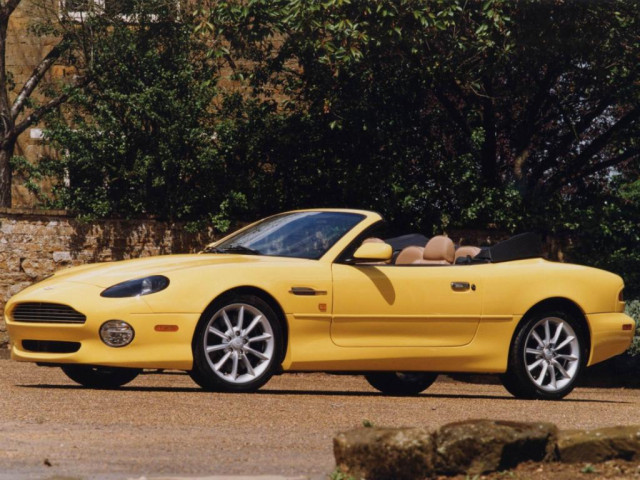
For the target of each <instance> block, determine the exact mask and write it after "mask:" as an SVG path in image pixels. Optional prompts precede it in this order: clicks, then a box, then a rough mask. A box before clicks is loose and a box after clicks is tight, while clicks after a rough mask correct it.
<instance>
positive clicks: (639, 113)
mask: <svg viewBox="0 0 640 480" xmlns="http://www.w3.org/2000/svg"><path fill="white" fill-rule="evenodd" d="M638 118H640V106H637V107H635V108H634V109H632V110H631V111H629V112H627V114H626V115H624V116H623V117H622V118H620V119H619V120H618V121H617V122H616V123H615V124H614V125H613V126H612V127H611V128H609V130H607V131H606V132H604V133H603V134H602V135H600V136H599V137H597V138H596V139H595V140H593V141H592V142H591V143H590V144H589V145H587V147H586V148H585V149H584V150H583V151H582V152H580V154H578V155H576V156H575V157H574V158H573V159H571V160H569V161H568V162H567V164H566V166H565V168H563V169H562V170H561V171H560V172H558V174H557V175H556V176H555V179H552V180H551V181H549V182H547V185H549V188H548V189H547V191H548V192H554V191H556V190H558V189H559V188H561V187H562V186H564V185H566V184H567V182H569V181H570V180H571V179H572V178H581V177H585V176H586V173H585V174H582V175H579V174H578V173H571V172H579V171H580V170H581V166H582V165H587V164H588V161H589V159H590V158H592V157H593V156H594V155H597V154H598V153H599V152H600V151H601V150H602V149H603V148H604V147H606V146H607V144H608V142H609V140H610V139H611V137H612V136H613V135H614V134H616V133H618V132H619V131H620V130H622V129H623V128H626V127H628V126H630V125H632V124H633V123H634V122H635V121H636V120H637V119H638ZM634 150H635V149H632V150H631V151H634ZM625 153H626V152H625ZM622 155H624V154H621V155H619V156H618V157H614V159H609V160H604V161H602V162H599V163H596V164H595V165H592V167H591V168H590V169H587V170H585V172H587V171H590V170H593V173H595V172H598V171H600V170H602V169H603V168H607V167H608V166H613V165H615V164H616V163H619V162H621V161H623V160H625V159H624V158H623V160H615V159H618V158H619V157H620V156H622Z"/></svg>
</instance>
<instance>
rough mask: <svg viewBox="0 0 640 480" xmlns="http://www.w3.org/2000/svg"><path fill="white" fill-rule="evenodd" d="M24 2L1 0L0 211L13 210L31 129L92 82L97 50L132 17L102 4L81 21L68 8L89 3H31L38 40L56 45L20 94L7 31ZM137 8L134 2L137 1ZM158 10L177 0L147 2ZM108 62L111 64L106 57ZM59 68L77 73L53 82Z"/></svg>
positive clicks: (92, 5) (48, 0) (90, 8)
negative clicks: (15, 163) (15, 178)
mask: <svg viewBox="0 0 640 480" xmlns="http://www.w3.org/2000/svg"><path fill="white" fill-rule="evenodd" d="M21 3H23V2H22V0H2V1H0V118H2V125H0V206H2V207H10V206H11V180H12V162H11V160H12V157H13V153H14V149H15V145H16V141H17V139H18V137H19V136H20V134H22V133H23V132H24V131H25V130H27V129H28V128H29V127H32V126H34V125H36V124H38V123H39V122H40V121H41V120H42V119H43V117H44V116H45V115H46V114H47V113H49V112H51V111H54V110H55V109H56V108H58V107H59V106H60V105H61V104H63V103H64V102H66V101H67V100H68V98H69V95H70V94H71V93H72V92H74V91H77V90H78V89H79V88H81V87H83V86H84V85H87V84H89V83H90V82H91V81H92V78H93V77H92V76H93V71H92V65H93V62H94V60H95V58H94V56H93V53H94V51H95V47H96V45H98V44H101V43H103V42H109V41H110V40H109V39H110V38H112V35H113V34H116V33H117V32H118V31H120V30H122V29H127V28H129V25H128V21H127V18H125V17H123V16H122V15H121V12H120V11H119V10H118V9H113V8H111V7H110V6H111V4H112V3H113V2H107V3H106V8H102V7H101V5H102V4H101V3H99V2H92V1H89V2H86V5H85V6H84V8H86V9H87V10H86V11H85V12H84V13H83V14H82V15H81V16H70V15H69V12H68V10H69V8H71V6H73V5H76V3H79V4H80V5H83V4H84V3H85V2H74V1H71V0H70V1H68V2H67V3H68V4H69V5H70V6H69V7H68V8H67V7H65V5H67V3H65V2H62V1H59V0H27V1H25V2H24V3H27V4H28V6H29V7H30V8H31V9H32V11H33V12H34V19H33V22H32V24H31V25H30V27H29V32H23V33H24V34H29V35H33V36H47V37H49V38H55V39H56V41H55V43H54V45H53V47H52V48H51V49H50V50H49V52H48V53H47V54H46V55H45V56H44V57H43V58H42V59H41V60H40V62H39V63H38V64H37V65H36V66H35V67H34V68H33V71H32V72H31V74H30V75H29V76H28V77H27V79H26V80H25V81H24V83H23V84H22V86H20V88H18V89H15V87H16V86H15V85H14V84H13V83H14V82H13V78H14V77H13V75H12V72H11V71H10V70H9V68H8V66H7V62H6V47H7V31H8V27H9V19H10V18H11V16H12V15H13V14H14V12H15V11H16V8H18V7H19V5H20V4H21ZM133 3H135V2H133ZM147 3H148V4H149V5H150V7H148V8H154V9H155V10H154V11H157V10H158V9H159V8H160V9H161V8H165V7H166V5H170V6H172V7H171V11H175V8H174V7H175V4H176V2H174V1H173V0H152V1H149V2H147ZM102 61H103V62H108V61H110V60H108V59H105V58H103V59H102ZM54 65H64V66H66V67H68V68H69V70H72V71H74V72H75V73H74V74H73V75H69V76H68V79H67V78H50V77H49V78H48V75H49V72H50V71H51V69H52V67H53V66H54Z"/></svg>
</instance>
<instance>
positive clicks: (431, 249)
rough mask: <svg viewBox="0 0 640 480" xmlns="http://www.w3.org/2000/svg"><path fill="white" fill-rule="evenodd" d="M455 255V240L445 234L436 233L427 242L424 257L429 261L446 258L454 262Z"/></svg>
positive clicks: (447, 260)
mask: <svg viewBox="0 0 640 480" xmlns="http://www.w3.org/2000/svg"><path fill="white" fill-rule="evenodd" d="M454 255H455V247H454V245H453V241H452V240H451V239H450V238H449V237H445V236H444V235H436V236H435V237H433V238H431V240H429V241H428V242H427V245H426V246H425V247H424V252H423V254H422V258H424V259H425V260H429V261H433V260H445V261H446V262H448V263H453V259H454Z"/></svg>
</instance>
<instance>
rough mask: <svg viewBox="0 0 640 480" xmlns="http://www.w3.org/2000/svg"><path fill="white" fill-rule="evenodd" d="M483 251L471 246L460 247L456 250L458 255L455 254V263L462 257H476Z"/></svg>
mask: <svg viewBox="0 0 640 480" xmlns="http://www.w3.org/2000/svg"><path fill="white" fill-rule="evenodd" d="M481 251H482V250H481V249H480V248H479V247H472V246H471V245H466V246H463V247H458V249H457V250H456V254H455V258H454V263H455V260H458V258H460V257H471V258H473V257H475V256H476V255H477V254H479V253H480V252H481Z"/></svg>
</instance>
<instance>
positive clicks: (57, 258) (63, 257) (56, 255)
mask: <svg viewBox="0 0 640 480" xmlns="http://www.w3.org/2000/svg"><path fill="white" fill-rule="evenodd" d="M53 261H54V262H56V263H71V262H72V261H73V257H72V256H71V252H53Z"/></svg>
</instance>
